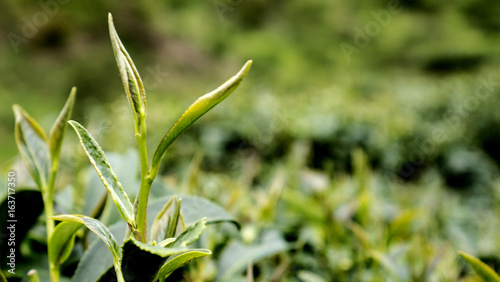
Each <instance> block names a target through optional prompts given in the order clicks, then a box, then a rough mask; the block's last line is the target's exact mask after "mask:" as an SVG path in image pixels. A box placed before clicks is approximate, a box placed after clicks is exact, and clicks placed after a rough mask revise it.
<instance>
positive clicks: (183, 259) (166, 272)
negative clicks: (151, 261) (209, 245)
mask: <svg viewBox="0 0 500 282" xmlns="http://www.w3.org/2000/svg"><path fill="white" fill-rule="evenodd" d="M211 254H212V252H211V251H210V250H206V249H198V250H191V251H188V252H186V253H183V254H180V255H178V256H176V257H174V258H173V259H171V260H169V261H167V262H166V263H165V264H164V265H163V266H162V267H161V269H160V271H159V272H158V275H157V276H156V279H165V278H167V277H168V276H170V274H172V272H174V271H175V270H176V269H178V268H180V267H183V266H184V265H186V264H187V263H188V262H190V261H192V260H194V259H197V258H201V257H204V256H208V255H211Z"/></svg>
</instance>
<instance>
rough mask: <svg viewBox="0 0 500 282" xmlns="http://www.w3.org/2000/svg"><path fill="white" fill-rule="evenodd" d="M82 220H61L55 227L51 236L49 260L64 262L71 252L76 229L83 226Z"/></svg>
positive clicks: (54, 262)
mask: <svg viewBox="0 0 500 282" xmlns="http://www.w3.org/2000/svg"><path fill="white" fill-rule="evenodd" d="M82 226H83V224H82V223H80V222H73V221H66V222H61V223H60V224H58V225H57V226H56V228H54V231H53V232H52V234H51V235H50V238H49V251H48V252H49V261H50V262H51V263H53V264H55V265H60V264H61V263H63V262H64V261H65V260H66V259H67V258H68V257H69V255H70V254H71V250H72V249H73V244H74V241H75V240H74V239H75V235H76V231H78V229H80V227H82Z"/></svg>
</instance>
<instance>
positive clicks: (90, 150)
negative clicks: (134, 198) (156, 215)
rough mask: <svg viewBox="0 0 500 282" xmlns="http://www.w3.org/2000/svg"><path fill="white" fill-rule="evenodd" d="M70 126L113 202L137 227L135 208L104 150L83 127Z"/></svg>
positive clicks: (124, 216) (126, 219) (129, 222)
mask: <svg viewBox="0 0 500 282" xmlns="http://www.w3.org/2000/svg"><path fill="white" fill-rule="evenodd" d="M69 124H71V126H73V128H74V129H75V131H76V133H77V134H78V137H79V138H80V143H81V144H82V146H83V149H84V150H85V152H86V153H87V156H88V157H89V160H90V162H91V163H92V165H93V166H94V168H95V170H96V171H97V174H98V175H99V177H100V178H101V180H102V182H103V183H104V186H106V189H108V192H109V194H110V195H111V197H112V198H113V201H114V202H115V205H116V207H117V208H118V211H119V212H120V214H121V216H122V217H123V219H125V221H126V222H127V223H128V224H130V225H131V226H134V227H135V220H134V208H133V206H132V203H131V202H130V200H129V198H128V196H127V194H126V193H125V191H124V190H123V187H122V185H121V183H120V182H118V179H117V178H116V175H115V173H114V172H113V169H111V166H110V165H109V162H108V159H107V158H106V155H105V154H104V152H103V150H102V149H101V147H100V146H99V144H97V142H96V141H95V140H94V138H92V136H90V134H89V132H88V131H87V130H86V129H85V128H84V127H83V126H82V125H80V124H79V123H78V122H76V121H72V120H71V121H69Z"/></svg>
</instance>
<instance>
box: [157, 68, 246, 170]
mask: <svg viewBox="0 0 500 282" xmlns="http://www.w3.org/2000/svg"><path fill="white" fill-rule="evenodd" d="M251 65H252V61H251V60H250V61H248V62H246V64H245V65H244V66H243V67H242V68H241V70H240V71H239V72H238V73H237V74H236V75H235V76H233V77H232V78H230V79H229V80H228V81H226V82H225V83H224V84H222V85H221V86H219V88H217V89H215V90H214V91H212V92H210V93H208V94H205V95H203V96H201V97H200V98H198V100H196V101H195V102H194V103H193V104H192V105H191V106H190V107H189V108H188V109H187V110H186V111H185V112H184V114H182V116H181V117H180V118H179V119H178V120H177V122H176V123H175V124H174V125H173V126H172V128H171V129H170V130H169V131H168V132H167V134H165V136H164V137H163V139H162V140H161V142H160V144H159V145H158V148H157V149H156V152H155V154H154V156H153V161H152V163H151V171H152V173H153V176H156V175H155V173H156V172H157V171H158V167H159V166H160V162H161V159H162V158H163V156H164V155H165V151H166V150H167V149H168V147H169V146H170V145H171V144H172V142H174V140H175V139H177V137H179V135H181V134H182V133H183V132H184V131H186V129H188V128H189V127H190V126H191V125H192V124H193V123H194V122H195V121H196V120H197V119H199V118H200V117H201V116H203V115H204V114H205V113H206V112H208V111H209V110H210V109H212V108H213V107H215V106H216V105H217V104H219V103H220V102H222V100H224V99H226V97H227V96H229V94H231V93H232V92H233V91H234V90H235V89H236V88H237V87H238V85H240V83H241V81H242V80H243V78H245V76H246V75H247V73H248V71H249V70H250V66H251Z"/></svg>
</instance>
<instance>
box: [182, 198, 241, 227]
mask: <svg viewBox="0 0 500 282" xmlns="http://www.w3.org/2000/svg"><path fill="white" fill-rule="evenodd" d="M181 215H182V216H183V217H184V219H185V220H186V223H187V224H193V223H195V222H197V221H198V220H200V219H202V218H203V217H206V218H207V220H206V223H207V224H212V223H219V222H230V223H233V224H234V225H235V226H236V227H237V228H238V229H239V228H240V225H239V223H238V221H236V219H235V218H234V217H233V216H232V215H230V214H229V213H228V212H227V211H226V210H224V209H223V208H222V207H221V206H219V205H218V204H216V203H214V202H211V201H209V200H207V199H204V198H201V197H196V196H182V208H181Z"/></svg>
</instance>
